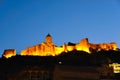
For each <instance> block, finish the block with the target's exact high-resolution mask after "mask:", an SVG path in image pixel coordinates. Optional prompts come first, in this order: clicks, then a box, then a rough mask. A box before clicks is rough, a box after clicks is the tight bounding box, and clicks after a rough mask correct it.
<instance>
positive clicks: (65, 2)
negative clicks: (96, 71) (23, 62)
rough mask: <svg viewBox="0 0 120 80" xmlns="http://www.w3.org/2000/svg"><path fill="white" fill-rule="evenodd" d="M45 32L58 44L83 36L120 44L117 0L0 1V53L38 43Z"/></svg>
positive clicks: (119, 19) (119, 14)
mask: <svg viewBox="0 0 120 80" xmlns="http://www.w3.org/2000/svg"><path fill="white" fill-rule="evenodd" d="M48 33H50V34H51V35H52V36H53V41H54V43H55V44H56V45H58V46H60V45H62V44H64V43H67V42H69V41H71V42H73V43H78V42H79V41H80V40H81V39H83V38H86V37H87V38H89V41H90V42H91V43H107V42H116V43H117V44H118V46H120V0H0V54H2V53H3V51H4V49H9V48H10V49H16V50H17V52H18V53H19V52H20V51H21V50H22V49H25V48H27V47H28V46H33V45H36V44H40V43H41V42H43V41H45V36H46V35H47V34H48Z"/></svg>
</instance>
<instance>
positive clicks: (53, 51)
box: [4, 34, 118, 58]
mask: <svg viewBox="0 0 120 80" xmlns="http://www.w3.org/2000/svg"><path fill="white" fill-rule="evenodd" d="M117 48H118V47H117V44H116V43H115V42H112V43H108V44H107V43H103V44H92V43H89V41H88V38H84V39H82V40H81V41H80V42H79V43H77V44H75V45H67V44H64V45H62V46H61V47H59V46H56V45H55V44H54V43H53V42H52V36H51V35H50V34H48V35H47V36H46V41H45V42H42V43H41V44H38V45H35V46H30V47H28V48H27V49H25V50H22V51H21V53H20V55H23V56H56V55H59V54H61V53H62V52H68V51H72V50H78V51H85V52H88V53H89V54H91V50H90V49H94V50H98V51H100V50H116V49H117ZM14 55H16V53H15V52H14V51H13V52H11V51H10V50H7V52H5V54H4V57H6V58H9V57H11V56H14Z"/></svg>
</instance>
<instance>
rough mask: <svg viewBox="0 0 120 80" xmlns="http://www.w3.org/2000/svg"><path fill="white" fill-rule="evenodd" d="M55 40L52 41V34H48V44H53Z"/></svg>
mask: <svg viewBox="0 0 120 80" xmlns="http://www.w3.org/2000/svg"><path fill="white" fill-rule="evenodd" d="M52 43H53V42H52V36H51V35H50V34H48V35H47V36H46V44H48V45H51V44H52Z"/></svg>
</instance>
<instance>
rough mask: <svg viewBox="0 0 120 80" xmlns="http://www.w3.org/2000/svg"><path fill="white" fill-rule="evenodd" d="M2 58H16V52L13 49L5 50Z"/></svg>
mask: <svg viewBox="0 0 120 80" xmlns="http://www.w3.org/2000/svg"><path fill="white" fill-rule="evenodd" d="M3 56H4V57H5V58H10V57H12V56H16V50H14V49H7V50H5V51H4V54H3Z"/></svg>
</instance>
